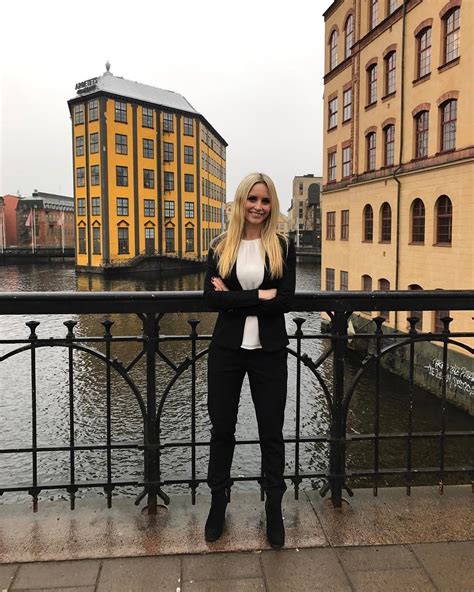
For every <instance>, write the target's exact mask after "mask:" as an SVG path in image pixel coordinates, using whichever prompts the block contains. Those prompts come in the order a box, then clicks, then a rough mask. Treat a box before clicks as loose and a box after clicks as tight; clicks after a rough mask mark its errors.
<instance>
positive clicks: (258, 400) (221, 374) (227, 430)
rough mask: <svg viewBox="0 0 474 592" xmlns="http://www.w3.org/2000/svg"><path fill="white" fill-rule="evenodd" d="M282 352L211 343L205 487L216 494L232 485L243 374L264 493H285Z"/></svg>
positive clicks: (284, 354) (284, 372)
mask: <svg viewBox="0 0 474 592" xmlns="http://www.w3.org/2000/svg"><path fill="white" fill-rule="evenodd" d="M287 357H288V353H287V351H286V348H285V349H282V350H280V351H277V352H265V351H263V350H262V349H254V350H245V349H239V350H237V351H236V350H231V349H227V348H224V347H221V346H219V345H217V344H215V343H211V346H210V350H209V362H208V409H209V417H210V419H211V424H212V429H211V446H210V455H209V468H208V475H207V483H208V485H209V487H210V488H211V491H212V492H213V493H214V492H218V491H221V490H223V489H224V488H227V487H230V486H231V485H232V480H231V478H230V470H231V466H232V458H233V455H234V447H235V427H236V423H237V412H238V406H239V399H240V391H241V388H242V382H243V380H244V377H245V374H246V373H247V374H248V377H249V383H250V390H251V393H252V399H253V403H254V406H255V412H256V415H257V423H258V432H259V437H260V450H261V453H262V467H263V477H264V478H263V488H264V489H265V491H266V492H267V493H269V494H275V495H278V494H283V493H284V491H285V490H286V485H285V481H284V479H283V473H284V470H285V444H284V442H283V433H282V431H283V421H284V414H285V404H286V389H287V379H288V367H287Z"/></svg>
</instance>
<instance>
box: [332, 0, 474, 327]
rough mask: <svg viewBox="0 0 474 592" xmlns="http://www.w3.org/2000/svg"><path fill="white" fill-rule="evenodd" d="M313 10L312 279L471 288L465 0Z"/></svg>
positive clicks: (472, 14) (472, 92) (345, 285)
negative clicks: (318, 101) (318, 52)
mask: <svg viewBox="0 0 474 592" xmlns="http://www.w3.org/2000/svg"><path fill="white" fill-rule="evenodd" d="M324 18H325V47H326V48H325V77H324V84H325V91H324V125H325V133H324V152H323V154H324V169H323V170H324V178H323V183H324V185H323V196H322V220H323V237H322V239H323V241H322V274H321V275H322V284H323V286H324V287H325V288H326V289H327V290H348V289H349V290H361V289H363V290H407V289H424V290H434V289H450V290H456V289H467V288H472V287H473V284H474V281H473V280H474V260H473V251H474V234H473V227H474V199H473V194H472V190H473V182H474V127H473V121H474V109H473V104H474V101H473V97H474V76H473V72H474V63H473V57H474V51H473V37H472V34H471V30H470V28H471V25H472V23H474V2H470V1H466V0H464V1H463V2H462V1H461V0H449V1H447V0H429V1H428V0H407V1H405V2H403V1H402V0H398V1H397V0H387V1H386V0H383V1H382V0H335V1H334V2H333V3H332V5H331V6H330V7H329V8H328V10H327V11H326V12H325V14H324ZM407 312H410V311H407ZM414 312H415V313H416V315H417V316H419V313H417V312H416V311H414ZM446 312H449V311H443V312H441V313H431V312H429V311H425V312H424V313H423V314H422V320H421V323H420V325H421V327H420V325H419V328H422V329H423V330H425V331H432V330H437V329H440V328H441V327H442V324H441V323H440V318H441V317H443V316H445V314H446ZM384 314H388V313H384ZM450 316H452V317H453V318H454V320H453V322H452V323H451V330H452V331H462V330H472V319H471V317H472V313H468V312H458V311H455V312H453V313H452V314H451V315H450ZM406 318H407V314H400V313H398V315H397V313H393V312H391V313H390V314H389V324H390V325H391V326H395V327H397V329H399V330H402V331H404V330H405V329H406V328H407V321H406Z"/></svg>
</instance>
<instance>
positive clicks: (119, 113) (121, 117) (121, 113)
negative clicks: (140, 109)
mask: <svg viewBox="0 0 474 592" xmlns="http://www.w3.org/2000/svg"><path fill="white" fill-rule="evenodd" d="M115 121H120V122H122V123H127V103H124V102H123V101H115Z"/></svg>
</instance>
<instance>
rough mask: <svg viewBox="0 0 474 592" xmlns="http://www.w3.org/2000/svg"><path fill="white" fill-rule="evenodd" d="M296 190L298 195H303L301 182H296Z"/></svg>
mask: <svg viewBox="0 0 474 592" xmlns="http://www.w3.org/2000/svg"><path fill="white" fill-rule="evenodd" d="M298 190H299V193H300V195H303V183H298Z"/></svg>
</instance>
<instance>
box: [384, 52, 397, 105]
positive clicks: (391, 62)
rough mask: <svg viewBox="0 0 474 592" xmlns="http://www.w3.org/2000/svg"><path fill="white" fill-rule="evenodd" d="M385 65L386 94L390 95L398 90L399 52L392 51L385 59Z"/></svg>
mask: <svg viewBox="0 0 474 592" xmlns="http://www.w3.org/2000/svg"><path fill="white" fill-rule="evenodd" d="M384 63H385V94H386V95H390V94H391V93H394V92H395V90H396V80H397V52H396V51H391V52H390V53H389V54H387V55H386V56H385V58H384Z"/></svg>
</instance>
